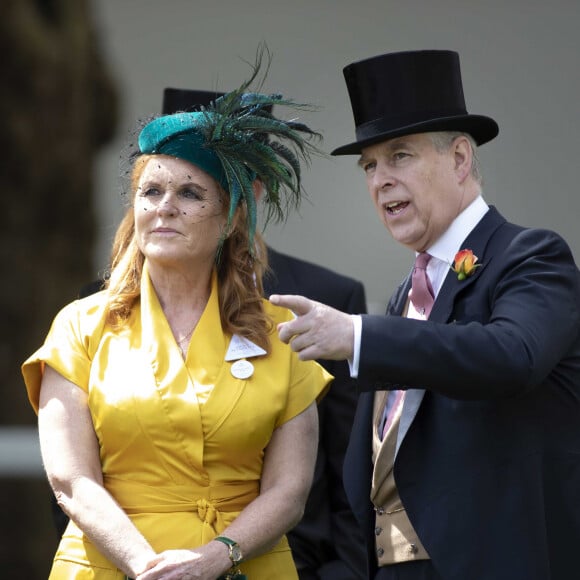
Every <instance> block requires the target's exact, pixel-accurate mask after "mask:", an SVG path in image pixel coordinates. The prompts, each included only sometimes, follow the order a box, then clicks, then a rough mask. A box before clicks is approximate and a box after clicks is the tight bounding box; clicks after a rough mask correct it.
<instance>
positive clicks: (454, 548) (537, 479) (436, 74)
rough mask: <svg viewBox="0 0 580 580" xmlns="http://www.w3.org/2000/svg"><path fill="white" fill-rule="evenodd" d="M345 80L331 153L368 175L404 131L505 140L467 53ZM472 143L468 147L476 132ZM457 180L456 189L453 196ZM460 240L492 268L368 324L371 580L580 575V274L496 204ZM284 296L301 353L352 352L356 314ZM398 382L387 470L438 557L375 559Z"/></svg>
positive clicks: (395, 304)
mask: <svg viewBox="0 0 580 580" xmlns="http://www.w3.org/2000/svg"><path fill="white" fill-rule="evenodd" d="M344 75H345V79H346V82H347V86H348V90H349V95H350V100H351V104H352V108H353V113H354V117H355V125H356V134H357V142H355V143H351V144H349V145H346V146H344V147H340V148H339V149H337V150H335V151H334V152H333V154H338V155H341V154H358V153H361V149H365V151H363V158H362V159H361V165H362V167H363V169H365V170H367V171H370V172H371V175H373V174H372V171H373V165H374V164H375V163H376V162H375V159H376V158H378V159H379V161H380V162H381V163H382V158H380V157H377V156H378V155H379V154H382V153H379V152H381V151H385V152H386V153H388V154H389V155H392V156H393V159H397V160H398V159H404V157H399V156H398V155H399V153H396V155H397V157H395V152H397V149H388V148H387V145H386V144H385V142H387V141H389V140H392V139H394V138H395V137H400V136H410V135H413V136H414V135H415V134H424V133H426V132H430V131H445V130H448V131H451V130H458V131H465V132H467V133H470V134H472V136H473V137H474V139H475V141H476V142H477V143H479V144H482V143H485V142H487V141H489V140H491V139H493V138H494V137H495V135H496V134H497V131H498V129H497V124H496V123H495V121H493V120H492V119H489V118H487V117H481V116H475V115H468V114H467V112H466V110H465V103H464V97H463V89H462V86H461V74H460V69H459V58H458V55H457V54H456V53H453V52H451V51H414V52H410V53H395V54H387V55H381V56H378V57H374V58H371V59H367V60H365V61H361V62H358V63H354V64H351V65H349V66H347V67H346V68H345V69H344ZM538 138H541V136H538ZM459 139H462V138H461V137H459ZM456 142H458V141H457V138H456V139H454V141H453V143H456ZM397 143H399V142H397ZM379 144H381V145H383V144H384V148H383V149H381V148H380V147H378V148H377V146H378V145H379ZM462 146H463V147H464V148H463V152H465V150H466V149H467V146H466V145H465V140H464V139H463V141H462ZM369 147H372V148H373V149H372V150H371V151H370V153H369ZM400 149H402V150H403V153H404V155H408V151H406V152H405V148H404V147H402V146H401V147H400ZM447 151H449V153H447V157H445V159H446V160H447V161H449V160H450V159H452V158H453V159H454V161H457V158H454V157H453V156H455V154H456V153H457V149H455V148H454V149H452V150H451V149H448V150H447ZM451 151H453V153H451ZM365 155H366V159H370V161H369V163H370V164H371V165H370V166H368V167H367V166H366V165H365V163H366V159H365ZM369 155H370V157H369ZM411 155H415V153H414V152H413V150H412V149H411ZM441 155H445V152H443V153H441ZM411 158H412V157H411ZM386 159H390V158H389V157H388V156H387V157H386ZM384 163H385V164H386V163H387V161H386V160H385V162H384ZM393 163H395V161H393ZM385 167H386V166H384V167H382V169H381V170H382V172H383V173H382V174H380V175H379V176H378V178H377V180H376V183H374V182H372V181H371V182H370V183H371V184H372V185H373V187H381V189H382V188H383V187H384V188H385V190H384V192H383V193H382V194H381V195H383V196H384V197H385V198H386V199H390V198H389V196H390V195H391V194H390V193H389V192H390V190H389V189H387V186H388V187H390V186H391V184H393V187H394V188H395V189H394V191H393V193H392V198H396V197H397V196H399V197H401V196H404V195H405V194H404V190H403V193H400V192H399V193H397V192H398V191H399V190H398V189H397V188H396V187H395V186H396V184H397V177H400V175H399V174H396V173H395V174H394V176H393V178H392V179H391V177H390V176H389V180H388V182H387V181H385V182H384V183H385V185H383V186H380V184H381V181H383V177H384V176H385V175H387V174H388V171H387V169H386V168H385ZM449 167H451V161H449ZM378 171H379V169H377V172H378ZM371 179H372V178H371ZM460 184H461V181H457V182H456V184H454V186H453V187H454V191H455V194H454V195H457V194H458V189H459V186H460ZM499 193H500V194H501V192H499ZM484 194H485V192H484ZM505 194H506V195H509V192H505ZM500 197H501V196H500ZM380 199H381V200H382V199H383V198H382V197H381V198H380ZM389 203H390V201H389ZM484 207H485V206H484ZM411 209H413V208H411ZM383 211H384V210H383ZM413 211H414V210H413ZM410 215H414V214H410ZM456 221H457V220H455V221H454V222H453V223H455V222H456ZM447 227H449V226H447ZM465 229H469V228H460V229H459V232H458V233H459V234H461V232H463V231H464V230H465ZM448 231H449V230H448ZM445 233H447V232H445ZM459 239H463V242H462V244H461V246H460V248H461V249H471V250H472V251H473V253H474V254H475V255H476V256H477V257H478V258H479V261H478V263H479V264H480V267H478V268H476V269H475V270H474V271H472V275H471V276H469V277H467V278H466V279H463V280H459V278H458V276H457V274H456V273H455V272H453V271H452V270H450V269H448V270H445V264H444V263H443V262H442V264H443V272H445V271H446V272H447V274H446V277H445V278H444V281H443V283H442V286H441V288H440V290H439V293H438V294H437V296H436V300H435V303H434V306H433V309H432V311H431V314H430V316H429V319H428V320H411V319H409V318H406V317H405V310H406V307H407V304H408V295H409V289H410V285H411V281H410V279H409V278H407V279H406V280H405V281H404V282H403V283H402V284H401V286H400V287H399V288H398V290H397V291H396V292H395V294H394V295H393V297H392V298H391V300H390V302H389V305H388V310H387V315H386V316H368V315H365V316H362V317H361V323H362V326H361V333H360V341H361V342H360V351H359V354H360V360H359V365H358V379H357V380H358V385H359V388H360V389H361V390H362V391H363V392H362V394H361V396H360V399H359V403H358V407H357V412H356V416H355V421H354V424H353V428H352V432H351V438H350V443H349V448H348V451H347V455H346V458H345V464H344V484H345V488H346V492H347V496H348V498H349V501H350V503H351V505H352V508H353V511H354V512H355V515H356V516H357V519H358V520H359V522H360V523H361V526H362V529H363V532H364V534H365V537H366V542H367V551H368V563H369V572H368V578H371V579H372V578H377V579H383V578H389V579H390V578H396V579H405V580H415V579H418V578H420V579H423V578H438V579H442V580H572V579H577V578H580V558H579V556H578V554H579V547H580V314H579V303H580V275H579V272H578V269H577V267H576V264H575V263H574V259H573V257H572V254H571V252H570V249H569V247H568V245H567V244H566V242H565V241H564V240H563V239H562V238H561V237H560V236H559V235H558V234H556V233H554V232H550V231H547V230H541V229H531V228H524V227H520V226H517V225H514V224H512V223H508V222H507V221H506V220H505V219H504V218H503V217H502V216H501V215H500V213H499V212H498V211H497V210H496V209H495V208H493V207H491V208H489V210H488V211H487V213H485V215H483V217H482V218H481V219H480V221H479V222H478V223H477V225H475V227H474V228H473V229H472V230H471V231H470V233H469V234H467V235H466V237H463V238H459ZM435 243H436V240H434V241H433V242H432V244H435ZM430 247H431V246H427V248H426V251H429V249H430ZM417 251H423V249H422V248H419V249H418V250H417ZM273 302H274V303H276V304H286V305H287V306H288V305H289V304H290V303H291V302H293V304H291V305H290V307H291V308H292V309H293V310H294V311H295V312H298V318H297V319H296V320H295V321H292V322H288V323H286V327H287V328H286V329H285V328H284V326H282V327H281V328H280V338H281V339H282V340H286V341H288V340H289V338H290V337H294V338H293V341H294V342H295V341H297V340H299V339H300V338H301V337H302V335H305V336H304V342H303V343H300V342H299V343H298V344H296V343H295V345H294V348H295V350H300V349H301V348H306V347H308V348H310V352H311V353H312V356H321V357H324V356H326V357H329V358H330V357H332V356H333V354H334V356H335V357H339V356H340V353H341V351H340V350H334V351H333V348H334V347H333V346H332V345H333V344H335V343H336V340H335V337H336V335H337V331H338V328H340V329H344V328H349V330H350V329H351V328H352V325H351V326H350V327H349V324H350V321H349V320H348V319H347V318H346V317H344V316H342V315H339V314H338V313H333V312H332V311H330V312H329V311H328V310H327V309H324V308H323V307H320V306H316V305H311V304H308V303H307V302H305V301H302V302H301V303H298V301H297V299H291V298H290V297H286V298H284V297H281V298H278V297H276V298H274V299H273ZM309 315H310V317H309ZM331 319H332V322H334V323H335V324H334V326H332V325H331V324H330V323H331ZM315 322H316V323H318V324H324V325H325V326H326V328H333V332H334V336H333V340H330V339H326V337H325V340H326V343H325V344H326V347H327V348H326V349H325V348H324V346H325V344H324V342H325V341H324V340H323V338H319V339H318V341H317V343H316V345H315V346H316V349H314V348H313V346H312V345H313V342H311V340H312V339H313V337H314V336H315V333H314V332H312V333H311V334H308V333H309V329H310V328H314V323H315ZM299 325H301V326H300V331H299ZM345 336H349V335H348V334H347V333H346V332H345ZM347 342H348V341H347ZM302 344H303V345H304V347H303V346H302ZM303 356H304V357H305V358H309V356H308V355H307V354H306V353H305V354H304V355H303ZM398 389H402V390H405V391H406V396H405V399H404V403H403V407H402V412H401V417H400V424H399V429H398V432H397V431H396V430H394V439H391V441H392V442H393V447H392V455H391V457H394V462H393V461H391V462H387V463H388V464H389V465H392V466H393V467H392V472H391V473H392V474H393V475H394V481H395V484H396V491H397V492H398V495H399V497H400V499H401V502H402V506H403V508H404V510H406V515H407V517H408V520H410V522H411V524H412V528H413V529H414V531H415V532H416V536H418V538H419V539H420V543H421V544H422V545H423V546H424V548H425V549H426V551H427V554H428V556H429V557H430V560H414V561H410V562H406V563H402V564H390V565H384V566H382V567H380V568H379V567H378V557H381V558H384V556H385V552H383V553H381V554H378V553H377V552H378V548H377V546H380V542H381V539H380V538H381V537H383V538H384V537H385V536H382V535H383V534H385V533H388V532H389V530H385V529H382V528H381V527H380V525H379V523H378V522H380V521H382V520H381V518H382V517H383V516H384V515H385V509H384V507H383V505H384V504H383V505H377V506H376V507H375V506H373V503H372V502H371V497H370V493H369V491H370V490H371V486H372V475H373V456H372V451H371V444H372V443H371V442H372V440H373V438H374V441H375V442H376V441H377V440H378V432H379V431H378V429H379V426H378V418H379V417H380V413H379V412H378V411H379V410H381V407H380V406H379V405H377V406H376V408H375V410H374V409H373V406H374V405H375V404H376V402H375V396H376V397H379V396H381V391H385V390H398ZM382 396H384V395H382ZM377 400H378V399H377ZM375 433H376V434H377V435H375ZM375 445H376V443H375ZM375 449H376V447H375ZM381 449H382V448H381ZM379 457H380V456H379ZM379 464H380V461H379ZM378 467H379V468H381V467H382V466H381V465H379V466H378ZM375 468H376V467H375ZM393 513H394V512H392V511H391V512H390V513H388V514H386V515H387V516H388V518H393V517H394V516H393ZM408 552H409V554H410V556H409V557H410V558H411V556H412V555H413V554H416V552H417V545H412V544H411V545H408ZM411 559H412V558H411Z"/></svg>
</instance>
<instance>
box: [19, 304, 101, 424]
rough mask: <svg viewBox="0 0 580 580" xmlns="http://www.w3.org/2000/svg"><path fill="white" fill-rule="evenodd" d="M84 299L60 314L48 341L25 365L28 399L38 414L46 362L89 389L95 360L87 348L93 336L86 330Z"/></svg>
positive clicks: (23, 373)
mask: <svg viewBox="0 0 580 580" xmlns="http://www.w3.org/2000/svg"><path fill="white" fill-rule="evenodd" d="M83 302H85V301H78V300H77V301H75V302H72V303H70V304H69V305H67V306H65V307H64V308H63V309H62V310H61V311H60V312H59V313H58V314H57V315H56V317H55V319H54V320H53V322H52V325H51V327H50V331H49V332H48V335H47V337H46V339H45V341H44V344H43V345H42V346H41V347H40V348H39V349H38V350H37V351H36V352H35V353H33V354H32V355H31V356H30V357H29V358H28V359H27V360H26V361H25V362H24V363H23V365H22V375H23V377H24V383H25V385H26V390H27V392H28V399H29V400H30V403H31V405H32V407H33V408H34V411H35V412H36V413H38V401H39V396H40V384H41V382H42V374H43V371H44V366H45V365H46V364H48V365H49V366H50V367H52V368H53V369H54V370H55V371H57V372H58V373H60V374H61V375H62V376H63V377H65V378H66V379H68V380H69V381H71V382H72V383H74V384H75V385H77V386H79V387H80V388H81V389H83V390H84V391H85V392H86V391H88V379H89V373H90V368H91V360H90V357H89V353H88V348H87V347H88V344H89V337H88V336H87V335H86V331H83V318H85V319H86V315H84V314H83V309H82V308H81V307H80V305H81V304H82V303H83Z"/></svg>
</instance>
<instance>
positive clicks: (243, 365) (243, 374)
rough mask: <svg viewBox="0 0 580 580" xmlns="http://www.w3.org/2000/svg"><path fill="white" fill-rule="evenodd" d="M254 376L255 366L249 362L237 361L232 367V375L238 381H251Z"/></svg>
mask: <svg viewBox="0 0 580 580" xmlns="http://www.w3.org/2000/svg"><path fill="white" fill-rule="evenodd" d="M253 374H254V365H253V364H252V363H251V362H250V361H247V360H237V361H236V362H235V363H234V364H233V365H232V375H234V377H236V379H249V378H250V377H251V376H252V375H253Z"/></svg>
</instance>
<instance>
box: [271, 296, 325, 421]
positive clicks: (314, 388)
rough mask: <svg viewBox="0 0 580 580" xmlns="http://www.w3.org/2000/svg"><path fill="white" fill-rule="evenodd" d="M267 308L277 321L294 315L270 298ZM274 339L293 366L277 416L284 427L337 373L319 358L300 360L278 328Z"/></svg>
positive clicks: (323, 392) (322, 391) (274, 345)
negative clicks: (285, 394)
mask: <svg viewBox="0 0 580 580" xmlns="http://www.w3.org/2000/svg"><path fill="white" fill-rule="evenodd" d="M265 308H266V311H267V313H268V314H269V316H270V317H271V318H272V320H273V322H274V324H275V325H277V324H278V323H280V322H286V321H288V320H292V318H294V314H293V313H292V312H291V311H290V310H288V309H286V308H281V307H279V306H274V305H273V304H271V303H270V302H267V301H266V302H265ZM271 341H272V348H273V349H274V350H275V351H277V352H278V353H279V354H281V355H282V357H281V359H280V360H286V361H288V362H287V365H288V366H287V368H288V369H289V376H288V392H287V399H286V406H285V408H284V409H283V411H282V412H281V413H279V414H278V416H277V419H276V427H280V425H282V424H283V423H285V422H286V421H289V420H290V419H293V418H294V417H296V416H297V415H299V414H300V413H302V411H304V410H305V409H307V408H308V407H309V406H310V405H311V404H312V403H313V402H315V401H316V402H319V401H320V400H321V399H322V398H323V397H324V395H325V394H326V391H327V389H328V387H329V385H330V383H331V382H332V380H333V379H334V377H333V376H332V375H331V374H330V373H329V372H328V371H327V370H326V369H325V368H324V367H323V366H322V365H320V364H318V363H317V362H315V361H302V360H300V359H299V358H298V354H297V353H295V352H293V351H292V349H291V348H290V346H289V345H287V344H284V343H282V342H281V341H280V339H279V338H278V334H277V332H274V333H273V335H272V336H271ZM282 353H283V354H282Z"/></svg>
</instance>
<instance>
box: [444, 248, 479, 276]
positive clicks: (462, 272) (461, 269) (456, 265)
mask: <svg viewBox="0 0 580 580" xmlns="http://www.w3.org/2000/svg"><path fill="white" fill-rule="evenodd" d="M476 262H477V256H474V255H473V252H472V251H471V250H459V252H457V254H455V261H454V262H453V266H451V269H452V270H453V271H454V272H455V273H456V274H457V279H458V280H465V278H467V277H468V276H471V275H472V274H473V273H474V272H475V269H476V268H479V267H480V266H481V264H476Z"/></svg>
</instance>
